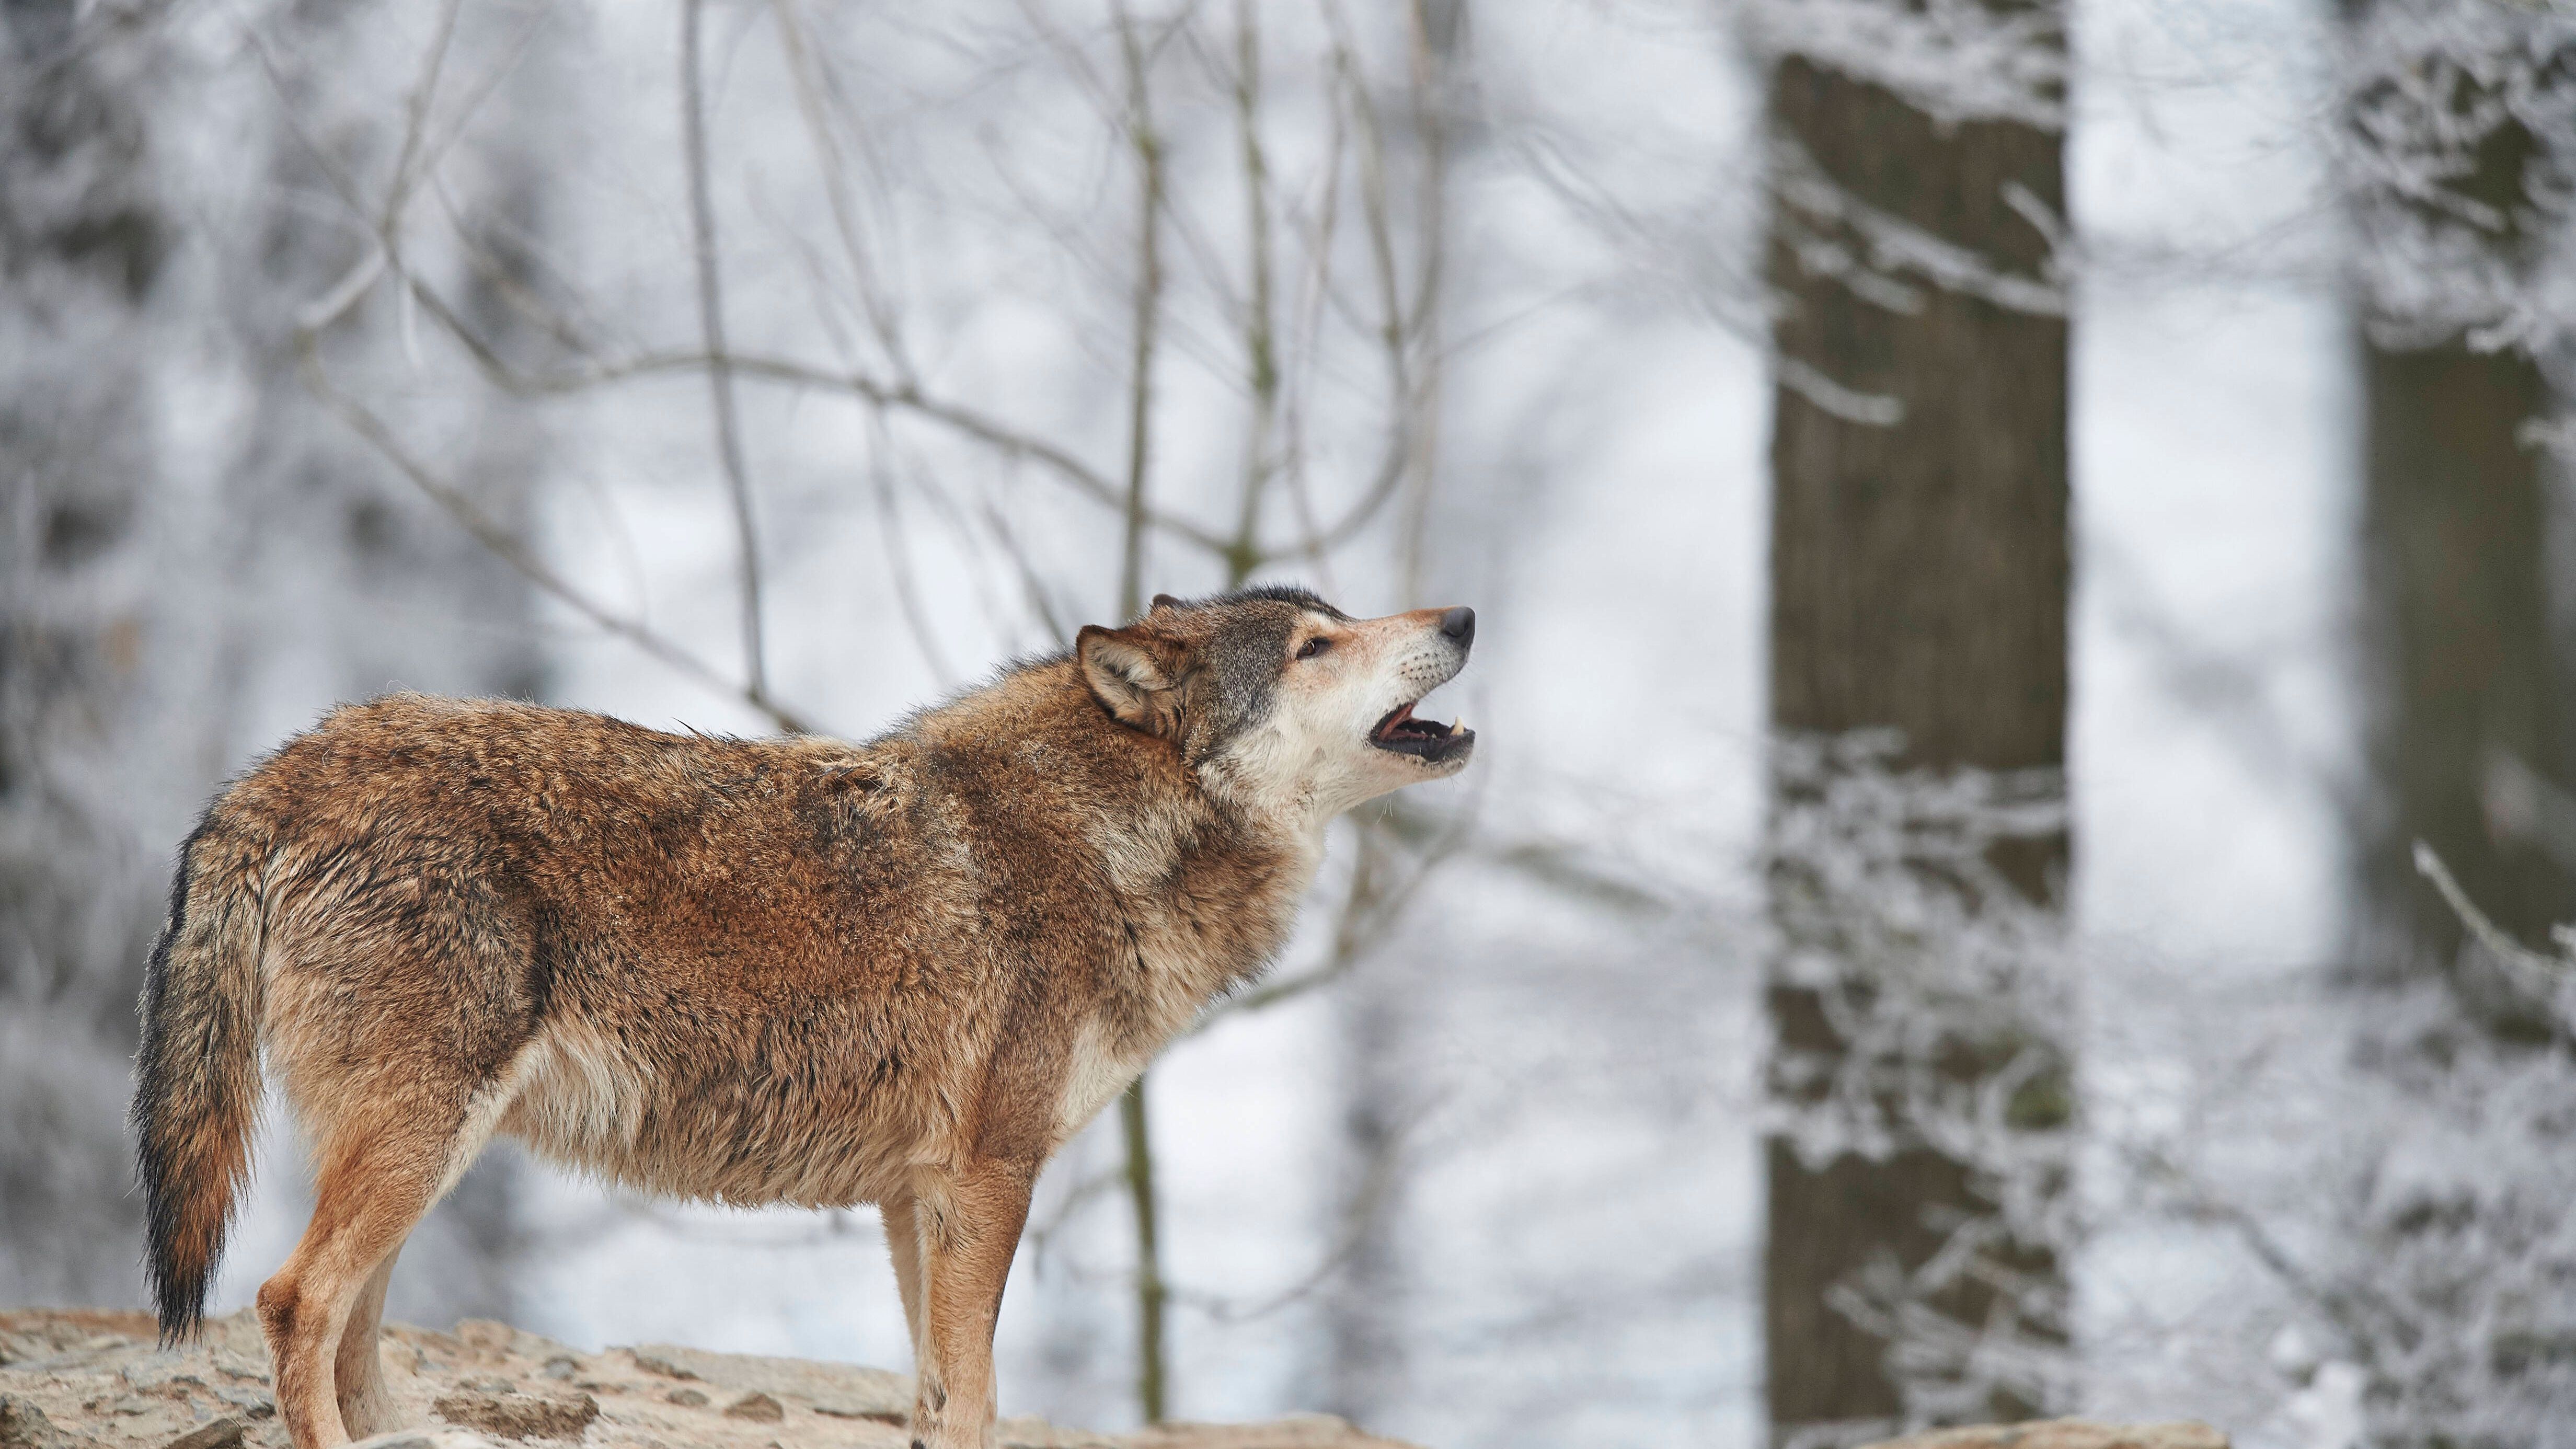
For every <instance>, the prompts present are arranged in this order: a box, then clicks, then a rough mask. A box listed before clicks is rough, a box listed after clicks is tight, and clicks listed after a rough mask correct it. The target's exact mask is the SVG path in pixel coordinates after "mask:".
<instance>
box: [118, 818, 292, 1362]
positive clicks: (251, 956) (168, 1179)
mask: <svg viewBox="0 0 2576 1449" xmlns="http://www.w3.org/2000/svg"><path fill="white" fill-rule="evenodd" d="M266 856H267V851H266V849H265V848H264V847H263V846H262V845H261V843H260V842H259V841H258V840H257V839H255V838H253V835H252V833H251V832H250V831H248V830H246V829H244V828H243V827H242V824H241V822H239V821H237V820H234V819H229V818H227V812H226V809H225V804H224V802H223V801H221V800H218V801H216V802H215V804H214V806H213V807H212V808H210V809H209V810H207V812H206V815H205V818H204V819H203V820H200V821H199V822H197V828H196V830H195V831H194V832H193V833H192V834H190V835H189V837H188V843H187V844H185V845H183V846H181V847H180V848H179V872H178V875H177V877H176V878H174V879H173V880H172V881H171V882H170V921H169V924H168V925H167V926H165V927H163V928H162V932H161V939H160V942H159V943H158V944H157V945H155V946H154V947H153V948H152V962H151V966H150V968H149V970H148V972H147V973H146V975H145V976H144V980H143V1050H142V1052H141V1053H140V1055H139V1056H138V1057H137V1058H136V1061H135V1082H134V1131H135V1137H136V1149H135V1157H136V1167H137V1175H138V1176H139V1177H140V1178H141V1180H142V1184H143V1195H144V1202H145V1205H146V1210H147V1214H148V1220H147V1227H146V1232H147V1234H148V1236H149V1243H148V1246H147V1254H148V1257H147V1268H148V1271H149V1272H150V1275H151V1279H152V1297H153V1301H154V1303H155V1304H156V1305H158V1307H159V1308H160V1311H161V1337H162V1339H163V1341H164V1342H175V1341H177V1340H179V1339H183V1338H187V1337H190V1336H192V1335H193V1334H195V1333H196V1331H197V1329H198V1327H199V1325H201V1324H202V1323H203V1322H204V1321H205V1316H206V1290H207V1289H208V1287H209V1286H210V1285H211V1283H212V1280H213V1278H214V1271H215V1260H216V1259H217V1258H219V1257H221V1256H222V1255H223V1250H224V1231H225V1229H226V1228H228V1227H229V1226H230V1225H231V1222H232V1215H233V1207H234V1199H235V1197H236V1196H237V1195H238V1193H239V1191H240V1189H241V1187H242V1186H243V1184H244V1183H245V1182H246V1181H247V1179H248V1178H249V1176H250V1136H251V1127H252V1125H253V1121H254V1119H255V1118H256V1116H257V1115H258V1111H259V1090H260V1083H259V1018H260V1007H259V994H260V991H259V953H260V933H261V919H262V916H263V913H264V912H263V905H262V901H261V876H262V873H263V870H264V864H265V860H266Z"/></svg>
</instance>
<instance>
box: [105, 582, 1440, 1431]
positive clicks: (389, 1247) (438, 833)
mask: <svg viewBox="0 0 2576 1449" xmlns="http://www.w3.org/2000/svg"><path fill="white" fill-rule="evenodd" d="M1475 627H1476V618H1475V614H1474V612H1473V611H1472V610H1468V609H1424V610H1418V611H1415V612H1412V613H1405V614H1394V615H1389V616H1387V617H1385V618H1378V619H1354V618H1351V617H1350V616H1348V615H1346V614H1344V613H1342V612H1341V611H1340V610H1338V609H1335V608H1333V607H1332V606H1331V605H1329V604H1326V603H1325V602H1324V601H1323V600H1321V599H1319V598H1317V597H1315V596H1314V595H1313V594H1310V593H1307V592H1305V591H1304V590H1302V589H1292V588H1261V589H1252V590H1248V591H1245V592H1241V593H1234V594H1228V595H1225V596H1222V597H1219V598H1213V599H1207V600H1202V601H1198V602H1183V601H1180V600H1176V599H1172V598H1169V597H1162V598H1157V599H1156V600H1155V601H1154V607H1153V609H1152V610H1151V611H1150V612H1149V613H1147V614H1146V615H1145V617H1144V618H1142V619H1140V620H1137V621H1136V622H1135V623H1133V624H1130V625H1129V626H1127V627H1125V628H1122V629H1107V628H1101V627H1099V626H1096V625H1095V626H1092V627H1088V628H1085V629H1084V630H1083V631H1082V632H1081V635H1080V636H1079V638H1078V639H1077V641H1076V643H1075V645H1074V647H1073V648H1072V649H1071V650H1070V651H1068V652H1066V653H1064V654H1061V655H1058V656H1055V657H1052V658H1046V659H1040V660H1037V661H1035V662H1033V663H1027V664H1022V665H1019V666H1016V667H1013V668H1011V669H1009V670H1007V671H1005V672H1004V673H1003V674H1001V675H1000V676H999V677H998V678H997V679H996V680H995V681H994V682H993V683H992V684H990V685H987V686H986V687H984V688H982V689H978V690H976V691H974V692H972V693H970V694H967V695H965V696H963V697H962V698H960V699H957V700H956V701H954V702H953V703H950V704H948V705H945V706H943V707H941V708H937V709H933V710H930V711H927V712H925V713H923V714H920V715H917V716H915V717H914V718H912V719H911V720H910V721H909V722H907V723H905V724H903V725H902V726H900V727H898V728H897V729H895V730H894V731H892V732H891V733H888V734H885V735H882V736H880V737H878V738H877V739H874V740H871V741H868V742H867V743H864V744H851V743H846V742H843V741H839V740H830V739H821V738H812V737H807V738H794V739H774V740H733V739H715V738H709V737H707V736H704V735H694V734H692V735H673V734H663V733H660V732H657V731H654V730H648V729H643V728H639V727H638V726H635V725H631V724H627V723H624V722H622V721H619V720H614V719H608V718H604V717H602V716H599V715H595V714H585V713H580V712H578V711H573V710H561V709H540V708H536V707H534V706H530V705H522V704H509V703H496V702H489V701H467V700H449V699H433V698H427V697H424V696H419V695H397V696H394V697H391V698H386V699H380V700H376V701H374V702H373V703H369V704H361V705H351V706H347V707H345V708H342V709H339V710H336V711H334V712H333V713H332V714H331V715H330V716H329V717H328V718H327V719H325V720H324V721H323V722H322V724H321V725H320V726H319V727H318V728H316V729H314V730H312V731H311V732H310V733H307V734H303V735H299V736H297V737H295V738H294V739H292V740H289V741H288V742H287V743H286V744H285V745H284V746H283V747H281V748H280V749H279V750H278V751H277V752H276V753H275V754H274V755H271V756H270V757H269V758H268V759H267V760H266V761H264V762H263V763H261V764H260V765H259V766H258V767H257V768H255V769H253V770H252V771H251V772H250V773H249V774H247V775H245V776H244V777H242V778H241V779H240V780H239V781H237V782H236V783H234V784H233V785H232V786H231V787H230V788H229V789H227V790H226V791H225V792H224V793H223V794H222V795H221V796H220V797H219V798H218V799H217V800H216V801H215V803H214V804H213V806H212V807H210V808H209V809H208V810H207V811H206V814H205V818H204V819H203V820H202V821H200V822H199V823H198V825H197V828H196V830H195V831H194V832H193V833H192V834H190V835H189V837H188V840H187V843H186V845H184V846H183V847H182V848H181V850H180V855H179V870H178V877H177V879H176V880H175V881H174V882H173V883H172V886H171V890H170V920H169V925H168V927H167V929H166V930H165V931H164V932H163V934H162V936H161V940H160V944H159V945H158V947H157V948H156V949H155V950H154V952H153V957H152V963H151V970H150V975H149V977H148V979H147V983H146V986H145V988H144V994H143V1007H142V1010H143V1049H142V1054H141V1057H140V1060H139V1063H138V1068H137V1075H138V1079H139V1080H138V1084H137V1087H136V1092H135V1100H134V1125H135V1129H136V1132H137V1134H138V1136H139V1139H140V1147H139V1156H140V1162H141V1175H142V1181H143V1187H144V1190H145V1193H146V1196H147V1198H148V1201H149V1207H150V1237H151V1241H150V1271H151V1276H152V1284H153V1291H154V1294H155V1296H156V1298H157V1300H158V1303H159V1306H160V1314H161V1328H162V1332H163V1333H164V1335H165V1336H169V1337H173V1338H176V1337H180V1336H184V1335H186V1334H188V1333H191V1332H193V1331H194V1330H195V1328H196V1327H197V1325H198V1323H199V1321H200V1320H201V1318H202V1316H203V1313H204V1309H205V1300H206V1290H207V1283H208V1279H209V1277H210V1276H211V1274H212V1272H213V1269H214V1265H215V1260H216V1258H217V1256H218V1254H219V1253H220V1252H221V1251H222V1248H223V1239H224V1233H225V1228H226V1225H227V1222H228V1221H229V1218H230V1215H231V1213H232V1210H233V1204H234V1199H235V1197H236V1194H237V1193H238V1192H239V1190H240V1188H241V1185H242V1182H243V1179H244V1177H245V1176H246V1174H247V1172H248V1170H249V1136H250V1130H251V1125H252V1118H253V1115H254V1113H255V1111H256V1107H257V1103H258V1099H259V1094H260V1055H261V1052H262V1049H263V1048H264V1049H265V1051H266V1053H267V1059H268V1063H269V1066H270V1067H271V1068H272V1069H273V1070H274V1072H275V1073H276V1075H277V1078H278V1080H279V1081H280V1083H281V1084H282V1085H283V1087H284V1089H285V1094H286V1099H287V1101H288V1102H289V1103H290V1104H291V1105H292V1106H293V1109H294V1112H295V1115H296V1117H297V1119H298V1120H299V1121H300V1123H301V1124H302V1126H303V1127H304V1129H305V1131H306V1132H307V1134H308V1135H309V1137H310V1140H311V1143H312V1149H313V1163H314V1172H315V1184H314V1186H315V1201H314V1209H313V1221H312V1223H311V1225H310V1226H309V1227H307V1228H306V1229H305V1232H304V1236H303V1239H302V1240H301V1241H300V1242H298V1243H297V1244H296V1247H295V1251H294V1253H293V1254H292V1255H291V1256H290V1257H288V1259H287V1260H286V1264H285V1266H284V1267H282V1268H280V1269H279V1270H278V1272H277V1275H276V1276H275V1277H272V1278H270V1279H269V1280H268V1281H267V1283H266V1284H264V1285H262V1287H261V1288H260V1290H259V1318H260V1323H261V1326H262V1328H263V1329H264V1330H265V1332H266V1334H267V1338H268V1346H269V1352H270V1354H271V1356H272V1358H273V1359H274V1362H275V1367H276V1392H277V1406H278V1412H279V1414H280V1415H281V1416H282V1417H283V1419H284V1420H285V1423H286V1426H287V1429H288V1430H289V1432H290V1433H291V1434H292V1435H293V1437H294V1441H295V1446H296V1449H329V1446H333V1445H337V1444H341V1443H343V1442H345V1441H346V1440H347V1439H348V1438H349V1437H351V1436H360V1437H363V1436H366V1435H370V1434H376V1433H381V1432H384V1431H385V1430H388V1429H392V1428H396V1427H399V1426H398V1425H397V1424H396V1422H395V1420H394V1417H393V1411H392V1401H391V1400H390V1398H389V1397H388V1396H387V1394H386V1391H385V1386H384V1382H383V1380H382V1378H381V1376H380V1373H379V1370H378V1367H377V1353H376V1335H377V1326H378V1319H379V1315H380V1313H381V1311H382V1308H383V1303H384V1293H385V1283H386V1280H387V1278H388V1276H389V1275H390V1274H391V1272H392V1269H393V1263H394V1255H395V1254H396V1253H397V1252H398V1251H400V1249H401V1247H402V1243H403V1239H404V1237H405V1236H406V1235H407V1234H409V1233H410V1231H411V1229H412V1227H413V1226H414V1225H415V1224H417V1223H418V1222H419V1221H420V1219H421V1216H422V1215H423V1214H424V1213H426V1212H428V1211H429V1209H430V1206H431V1205H432V1204H434V1203H436V1202H437V1201H438V1199H439V1198H440V1196H441V1195H443V1194H444V1193H446V1192H447V1191H448V1190H449V1189H450V1188H452V1187H453V1186H455V1184H456V1181H457V1179H458V1177H459V1176H461V1175H462V1174H463V1173H464V1171H465V1169H466V1167H467V1166H468V1164H470V1163H472V1162H473V1160H474V1158H475V1155H476V1154H477V1153H478V1152H480V1151H481V1150H482V1148H483V1146H484V1145H485V1144H486V1143H487V1142H488V1141H490V1140H491V1137H492V1134H494V1133H495V1132H504V1133H508V1134H510V1135H511V1136H513V1137H516V1138H518V1139H519V1140H520V1141H521V1142H523V1143H525V1144H527V1145H528V1147H529V1148H531V1149H532V1150H534V1151H536V1152H538V1153H540V1154H542V1155H544V1156H546V1157H549V1158H552V1159H554V1160H556V1161H558V1162H563V1163H567V1164H571V1165H573V1166H576V1167H580V1168H584V1169H587V1170H589V1171H592V1172H595V1173H598V1174H600V1175H602V1176H605V1177H608V1178H612V1179H614V1180H616V1181H618V1182H622V1183H626V1184H630V1185H632V1186H634V1187H637V1188H643V1189H648V1190H652V1191H656V1192H664V1193H670V1194H674V1195H677V1196H681V1197H688V1198H699V1199H705V1200H710V1201H715V1202H723V1203H735V1204H744V1205H751V1204H762V1203H797V1204H802V1205H806V1206H816V1207H819V1206H825V1205H830V1206H843V1205H848V1204H853V1203H863V1202H865V1203H876V1204H878V1205H880V1207H881V1208H882V1209H883V1211H884V1215H885V1224H886V1239H887V1242H888V1243H889V1244H890V1246H891V1248H892V1251H893V1256H894V1271H895V1278H896V1280H897V1282H898V1283H899V1284H900V1285H901V1288H902V1294H903V1309H904V1318H905V1321H906V1322H907V1324H908V1325H909V1326H910V1328H911V1330H912V1342H913V1348H914V1354H915V1359H916V1362H917V1364H918V1368H919V1382H920V1395H919V1397H918V1399H917V1400H916V1401H915V1403H914V1407H913V1417H912V1434H913V1440H914V1443H915V1444H916V1446H922V1445H927V1446H930V1449H967V1446H988V1445H990V1444H991V1442H992V1423H993V1371H992V1343H993V1324H994V1316H995V1314H996V1313H997V1312H998V1311H999V1309H1000V1304H1001V1295H1002V1283H1003V1279H1004V1277H1005V1276H1006V1274H1007V1273H1008V1270H1009V1267H1010V1262H1011V1255H1012V1253H1013V1251H1014V1250H1015V1249H1016V1247H1017V1245H1018V1241H1019V1235H1020V1228H1021V1225H1022V1222H1023V1219H1024V1218H1025V1216H1026V1214H1027V1211H1028V1203H1029V1190H1030V1187H1031V1185H1032V1184H1033V1183H1034V1182H1035V1180H1036V1178H1037V1175H1038V1170H1039V1168H1040V1167H1041V1166H1043V1165H1044V1164H1045V1162H1046V1160H1047V1158H1048V1156H1049V1155H1050V1154H1052V1153H1053V1152H1054V1151H1055V1150H1056V1149H1057V1148H1059V1147H1061V1146H1062V1145H1063V1144H1064V1142H1065V1141H1066V1140H1067V1139H1068V1138H1070V1137H1071V1136H1072V1135H1073V1134H1074V1133H1075V1132H1077V1131H1079V1130H1080V1129H1081V1128H1082V1126H1083V1125H1084V1124H1085V1123H1086V1122H1088V1121H1089V1120H1090V1119H1091V1118H1092V1116H1093V1115H1094V1114H1095V1113H1097V1112H1098V1111H1099V1110H1100V1108H1101V1107H1102V1106H1103V1105H1105V1104H1106V1103H1107V1102H1108V1101H1109V1099H1110V1098H1112V1097H1114V1096H1116V1095H1117V1094H1118V1093H1119V1092H1120V1091H1122V1090H1124V1089H1125V1087H1126V1086H1127V1084H1128V1083H1129V1082H1131V1081H1133V1080H1134V1079H1135V1077H1136V1075H1137V1073H1138V1072H1140V1071H1142V1070H1143V1068H1144V1066H1145V1063H1146V1062H1147V1061H1148V1060H1149V1059H1150V1058H1151V1057H1152V1056H1153V1055H1154V1053H1155V1052H1156V1051H1158V1050H1159V1049H1161V1047H1162V1046H1163V1045H1164V1044H1165V1043H1166V1042H1168V1041H1169V1040H1171V1038H1172V1037H1173V1035H1174V1034H1175V1033H1177V1032H1178V1031H1180V1030H1181V1029H1182V1028H1183V1027H1184V1026H1186V1025H1188V1024H1189V1023H1190V1021H1191V1020H1192V1019H1193V1018H1194V1017H1195V1016H1196V1015H1197V1014H1198V1013H1199V1012H1200V1011H1201V1010H1203V1009H1204V1008H1205V1007H1206V1006H1207V1005H1208V1003H1209V1002H1210V1001H1211V1000H1213V999H1214V998H1216V997H1217V996H1219V995H1221V994H1222V993H1224V992H1226V991H1227V990H1229V989H1231V988H1234V987H1237V986H1239V985H1241V984H1242V983H1244V982H1245V981H1247V980H1249V979H1250V978H1252V977H1253V976H1255V975H1256V974H1258V973H1259V972H1260V971H1261V970H1262V968H1263V967H1264V965H1265V964H1266V963H1267V962H1268V961H1269V960H1270V959H1271V957H1272V956H1273V954H1274V953H1276V952H1277V951H1278V949H1279V947H1280V946H1281V944H1282V943H1283V941H1284V940H1285V939H1286V937H1287V935H1288V931H1289V928H1290V925H1291V924H1292V922H1293V921H1294V919H1295V916H1296V912H1297V906H1298V901H1299V898H1300V897H1301V896H1302V895H1303V894H1304V892H1305V890H1306V888H1307V886H1308V884H1309V883H1310V882H1311V881H1312V880H1313V878H1314V875H1315V870H1316V866H1317V864H1318V861H1319V859H1320V857H1321V855H1322V853H1323V842H1324V827H1325V824H1326V823H1327V822H1328V821H1330V820H1331V819H1332V818H1333V817H1334V816H1335V815H1338V814H1340V813H1341V812H1343V811H1345V810H1348V809H1350V808H1351V807H1352V806H1354V805H1357V804H1359V803H1360V802H1362V801H1364V800H1368V799H1370V798H1372V797H1375V796H1378V795H1382V794H1385V793H1386V792H1388V791H1390V790H1394V789H1397V788H1399V787H1401V786H1404V785H1409V784H1413V783H1415V782H1417V781H1422V780H1433V779H1439V778H1441V777H1443V776H1447V775H1452V774H1455V773H1457V772H1458V771H1459V770H1460V769H1462V768H1464V767H1465V765H1466V763H1467V761H1468V758H1469V756H1470V755H1471V754H1472V753H1473V752H1474V748H1475V735H1474V734H1473V733H1472V732H1471V731H1468V730H1466V729H1463V728H1459V727H1456V726H1451V725H1443V724H1439V723H1436V722H1434V721H1431V720H1426V719H1421V718H1417V717H1416V716H1415V715H1414V713H1413V706H1414V705H1415V704H1416V703H1417V702H1418V701H1419V700H1421V698H1422V697H1423V696H1424V695H1425V694H1427V693H1429V692H1430V691H1431V690H1432V689H1434V688H1436V687H1437V686H1439V685H1441V684H1443V683H1445V682H1447V681H1448V680H1449V679H1450V678H1451V677H1453V676H1455V675H1456V674H1457V673H1458V671H1459V670H1460V669H1461V668H1463V667H1464V666H1465V664H1466V662H1467V650H1468V646H1469V644H1470V643H1471V642H1472V641H1473V639H1474V637H1475Z"/></svg>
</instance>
